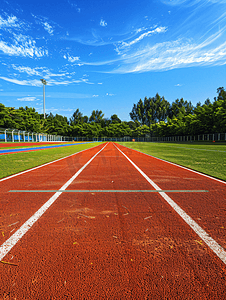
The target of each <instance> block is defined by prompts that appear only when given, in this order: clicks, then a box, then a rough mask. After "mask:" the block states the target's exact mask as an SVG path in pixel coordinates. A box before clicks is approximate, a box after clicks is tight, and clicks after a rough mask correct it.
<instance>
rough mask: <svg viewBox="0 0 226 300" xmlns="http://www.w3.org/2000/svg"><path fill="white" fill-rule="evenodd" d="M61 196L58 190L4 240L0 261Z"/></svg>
mask: <svg viewBox="0 0 226 300" xmlns="http://www.w3.org/2000/svg"><path fill="white" fill-rule="evenodd" d="M107 145H108V143H107V144H106V145H105V146H104V147H103V148H101V150H100V151H98V152H97V153H96V154H95V155H94V156H93V157H92V158H91V159H90V160H89V161H88V162H87V163H86V164H85V165H84V166H83V167H82V168H81V169H79V170H78V171H77V172H76V173H75V174H74V175H73V176H72V177H71V178H70V179H69V180H68V181H67V182H66V183H65V184H64V185H63V186H62V187H61V188H60V190H63V191H64V190H65V189H66V188H67V187H68V186H69V185H70V184H71V183H72V182H73V180H74V179H75V178H76V177H78V175H79V174H80V173H81V172H82V171H83V170H84V169H85V168H86V167H87V166H88V165H89V164H90V163H91V161H92V160H93V159H94V158H95V157H96V156H97V155H98V154H99V153H100V152H101V151H103V150H104V148H105V147H106V146H107ZM61 194H62V192H60V191H59V190H58V191H57V192H56V193H55V194H54V195H53V196H52V197H51V198H50V199H49V200H48V201H47V202H46V203H45V204H43V205H42V207H41V208H40V209H39V210H38V211H36V213H34V215H33V216H32V217H30V218H29V219H28V220H27V221H26V222H25V223H24V224H23V225H22V226H21V227H20V228H19V229H18V230H17V231H16V232H15V233H14V234H13V235H12V236H11V237H10V238H9V239H8V240H6V241H5V242H4V243H3V244H2V245H1V247H0V261H1V260H2V259H3V258H4V257H5V256H6V254H7V253H9V251H10V250H11V249H12V248H13V247H14V246H15V245H16V243H17V242H18V241H19V240H20V239H21V238H22V237H23V236H24V235H25V233H26V232H27V231H28V230H29V229H30V228H31V227H32V226H33V225H34V224H35V223H36V222H37V221H38V219H39V218H40V217H41V216H42V215H43V214H44V213H45V212H46V211H47V209H48V208H49V207H50V206H51V205H52V204H53V203H54V202H55V201H56V199H57V198H58V197H59V196H60V195H61Z"/></svg>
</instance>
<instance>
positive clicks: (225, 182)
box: [123, 146, 226, 184]
mask: <svg viewBox="0 0 226 300" xmlns="http://www.w3.org/2000/svg"><path fill="white" fill-rule="evenodd" d="M123 147H125V148H126V149H128V150H132V151H135V152H138V153H141V154H143V155H146V156H149V157H152V158H155V159H158V160H160V161H164V162H166V163H168V164H170V165H173V166H176V167H178V168H181V169H184V170H187V171H190V172H192V173H195V174H198V175H201V176H204V177H207V178H209V179H212V180H215V181H218V182H220V183H223V184H226V181H223V180H221V179H217V178H214V177H212V176H210V175H206V174H203V173H201V172H198V171H195V170H192V169H189V168H186V167H183V166H181V165H178V164H176V163H173V162H171V161H168V160H165V159H162V158H158V157H156V156H153V155H150V154H147V153H144V152H141V151H138V150H135V149H132V148H129V147H126V146H123Z"/></svg>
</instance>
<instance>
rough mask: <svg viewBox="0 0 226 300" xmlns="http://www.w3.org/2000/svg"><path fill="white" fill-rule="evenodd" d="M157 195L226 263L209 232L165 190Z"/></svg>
mask: <svg viewBox="0 0 226 300" xmlns="http://www.w3.org/2000/svg"><path fill="white" fill-rule="evenodd" d="M115 147H116V148H117V149H118V150H119V152H121V153H122V154H123V155H124V156H125V158H126V159H127V160H128V161H129V162H130V163H131V164H132V165H133V166H134V168H135V169H137V171H138V172H139V173H140V174H141V175H142V176H143V177H144V178H145V179H146V180H147V181H148V182H149V183H150V184H151V185H152V186H153V187H154V189H156V190H161V189H160V188H159V186H158V185H157V184H155V183H154V181H152V180H151V179H150V178H149V177H148V176H147V175H146V174H145V173H144V172H143V171H142V170H141V169H140V168H139V167H138V166H137V165H136V164H135V163H134V162H133V161H132V160H131V159H129V157H128V156H126V154H125V153H123V152H122V151H121V150H120V149H119V148H118V147H117V146H116V145H115ZM159 195H161V196H162V197H163V199H165V200H166V202H167V203H168V204H169V205H170V206H171V207H172V208H173V209H174V210H175V211H176V212H177V213H178V214H179V215H180V217H181V218H182V219H183V220H184V221H185V222H186V223H187V224H188V225H189V226H190V227H191V228H192V229H193V230H194V231H195V232H196V233H197V234H198V236H199V237H200V238H201V239H202V240H203V241H204V242H205V243H206V244H207V245H208V246H209V248H210V249H212V251H213V252H214V253H215V254H216V255H217V256H218V257H219V258H220V259H221V260H222V261H223V263H225V264H226V252H225V250H224V248H222V247H221V246H220V245H219V244H218V243H217V242H216V241H215V240H214V239H213V238H212V237H211V236H209V234H208V233H207V232H206V231H205V230H204V229H202V227H200V226H199V225H198V224H197V223H196V222H195V221H194V220H193V219H192V218H191V217H190V216H189V215H188V214H187V213H186V212H185V211H184V210H183V209H182V208H180V206H179V205H177V204H176V203H175V202H174V201H173V200H172V199H171V198H170V197H169V196H168V195H166V193H165V192H159Z"/></svg>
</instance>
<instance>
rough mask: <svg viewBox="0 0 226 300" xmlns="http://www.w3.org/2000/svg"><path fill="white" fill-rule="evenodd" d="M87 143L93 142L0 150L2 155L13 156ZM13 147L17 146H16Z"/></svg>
mask: <svg viewBox="0 0 226 300" xmlns="http://www.w3.org/2000/svg"><path fill="white" fill-rule="evenodd" d="M87 143H91V142H78V143H73V144H61V145H59V143H58V144H52V145H50V146H49V144H46V145H45V144H42V145H41V146H40V147H29V148H14V149H4V150H1V149H0V155H3V154H13V153H18V152H30V151H37V150H46V149H50V148H61V147H68V146H75V145H80V144H87ZM27 144H30V145H32V144H31V143H27ZM34 144H35V145H36V144H37V143H34ZM10 145H11V144H10ZM39 145H40V144H39ZM13 146H15V144H14V145H13ZM32 146H33V145H32Z"/></svg>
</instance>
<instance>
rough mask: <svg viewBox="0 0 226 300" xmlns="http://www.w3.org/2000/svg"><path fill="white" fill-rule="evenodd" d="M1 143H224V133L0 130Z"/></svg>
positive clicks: (225, 138)
mask: <svg viewBox="0 0 226 300" xmlns="http://www.w3.org/2000/svg"><path fill="white" fill-rule="evenodd" d="M0 141H1V142H66V141H101V142H105V141H113V142H130V141H136V142H195V141H226V133H211V134H200V135H187V136H169V137H147V136H146V137H129V136H127V137H68V136H61V135H51V134H46V133H34V132H28V131H23V130H18V129H5V128H0Z"/></svg>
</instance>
